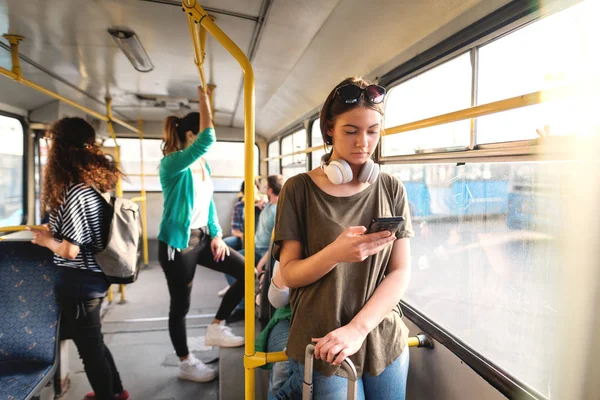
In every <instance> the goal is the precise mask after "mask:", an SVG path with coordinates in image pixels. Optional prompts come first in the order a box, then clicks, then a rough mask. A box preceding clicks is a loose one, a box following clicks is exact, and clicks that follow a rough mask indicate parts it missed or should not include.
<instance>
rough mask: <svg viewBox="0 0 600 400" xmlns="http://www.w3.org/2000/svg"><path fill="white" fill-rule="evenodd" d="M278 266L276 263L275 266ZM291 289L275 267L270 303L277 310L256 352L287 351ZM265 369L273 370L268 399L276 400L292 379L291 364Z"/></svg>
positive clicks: (258, 338)
mask: <svg viewBox="0 0 600 400" xmlns="http://www.w3.org/2000/svg"><path fill="white" fill-rule="evenodd" d="M277 265H278V264H277V263H276V264H275V266H277ZM289 293H290V289H289V288H288V287H287V286H285V285H284V284H283V280H282V279H281V271H280V269H279V268H277V267H274V272H273V279H272V280H271V284H270V286H269V302H270V303H271V304H272V305H273V307H275V308H276V309H277V310H276V311H275V314H273V317H272V318H271V320H270V321H269V323H268V324H267V326H266V327H265V329H263V330H262V332H261V333H260V334H259V335H258V337H257V338H256V351H260V352H265V351H266V352H269V353H271V352H277V351H283V350H285V348H286V346H287V340H288V335H289V333H290V319H291V317H292V310H291V308H290V305H289ZM265 368H267V369H268V368H271V372H270V375H269V394H268V396H269V397H268V398H269V400H271V399H276V398H277V397H276V395H277V393H278V392H279V389H281V387H282V386H283V385H284V383H285V382H286V381H287V380H288V379H289V377H290V370H289V362H288V361H281V362H277V363H273V364H267V365H266V366H265Z"/></svg>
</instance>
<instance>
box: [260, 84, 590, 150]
mask: <svg viewBox="0 0 600 400" xmlns="http://www.w3.org/2000/svg"><path fill="white" fill-rule="evenodd" d="M599 85H600V81H591V82H589V83H588V84H585V85H584V84H580V85H568V86H562V87H558V88H554V89H549V90H540V91H537V92H533V93H528V94H524V95H521V96H515V97H511V98H508V99H504V100H499V101H494V102H491V103H487V104H482V105H479V106H475V107H469V108H465V109H463V110H459V111H454V112H451V113H447V114H442V115H437V116H435V117H431V118H426V119H422V120H419V121H414V122H409V123H407V124H403V125H398V126H395V127H392V128H387V129H386V130H385V132H384V133H383V134H382V136H391V135H396V134H398V133H403V132H409V131H414V130H417V129H423V128H429V127H432V126H437V125H443V124H447V123H450V122H456V121H462V120H465V119H471V118H477V117H482V116H485V115H490V114H495V113H499V112H503V111H509V110H514V109H517V108H522V107H527V106H531V105H535V104H541V103H545V102H550V101H556V100H561V99H565V98H569V97H574V96H577V95H580V94H584V93H592V92H593V91H597V90H598V87H599ZM321 147H322V146H315V147H311V148H309V149H306V150H301V151H296V152H294V153H289V154H283V155H280V156H276V157H269V158H265V159H263V161H269V160H277V159H282V158H283V157H290V156H294V155H298V154H303V153H312V152H313V151H315V150H319V149H320V148H321ZM473 151H476V150H468V151H465V152H464V153H469V152H473ZM440 154H445V153H440ZM412 156H413V155H411V157H412ZM407 157H408V156H407ZM414 157H416V159H422V158H424V157H425V156H424V155H415V156H414Z"/></svg>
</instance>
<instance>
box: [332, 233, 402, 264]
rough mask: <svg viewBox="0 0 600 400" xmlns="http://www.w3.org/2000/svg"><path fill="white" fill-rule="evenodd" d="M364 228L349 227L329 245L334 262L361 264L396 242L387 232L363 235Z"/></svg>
mask: <svg viewBox="0 0 600 400" xmlns="http://www.w3.org/2000/svg"><path fill="white" fill-rule="evenodd" d="M366 231H367V228H365V227H364V226H350V227H348V228H346V229H345V230H344V232H342V233H341V234H340V235H339V236H338V237H337V239H335V241H334V242H333V243H332V244H330V246H332V248H333V250H334V257H335V260H336V262H338V263H340V262H361V261H364V260H365V259H366V258H367V257H369V256H372V255H373V254H377V253H379V252H380V251H381V250H383V249H384V248H385V247H386V246H388V245H389V244H390V243H392V242H394V240H396V237H395V236H394V235H392V234H391V232H389V231H381V232H375V233H369V234H365V232H366Z"/></svg>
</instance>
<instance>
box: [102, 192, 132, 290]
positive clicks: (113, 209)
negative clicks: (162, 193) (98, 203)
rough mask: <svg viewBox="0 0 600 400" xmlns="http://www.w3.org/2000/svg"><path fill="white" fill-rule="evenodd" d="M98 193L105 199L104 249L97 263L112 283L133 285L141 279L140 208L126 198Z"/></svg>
mask: <svg viewBox="0 0 600 400" xmlns="http://www.w3.org/2000/svg"><path fill="white" fill-rule="evenodd" d="M94 190H95V191H96V192H97V193H98V194H99V195H100V196H101V197H102V198H103V199H104V201H105V207H104V216H105V218H104V221H105V229H106V227H107V228H108V229H107V232H106V233H105V243H106V247H105V248H104V249H98V251H97V252H96V253H95V254H94V258H95V259H96V262H97V263H98V265H99V266H100V269H102V272H104V275H106V276H107V277H108V280H109V281H110V282H111V283H122V284H127V283H133V282H135V280H136V279H137V275H138V272H139V260H140V251H139V248H140V243H141V235H142V225H141V218H140V213H139V207H138V205H137V204H135V203H134V202H133V201H131V200H129V199H124V198H122V197H111V196H110V194H109V193H101V192H100V191H99V190H98V189H96V188H94Z"/></svg>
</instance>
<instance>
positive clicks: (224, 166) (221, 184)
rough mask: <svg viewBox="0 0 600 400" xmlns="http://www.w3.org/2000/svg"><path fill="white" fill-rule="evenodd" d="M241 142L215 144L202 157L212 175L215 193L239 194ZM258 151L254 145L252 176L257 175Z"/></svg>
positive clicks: (241, 166) (242, 161)
mask: <svg viewBox="0 0 600 400" xmlns="http://www.w3.org/2000/svg"><path fill="white" fill-rule="evenodd" d="M244 148H245V145H244V143H243V142H225V141H223V142H216V143H215V144H213V145H212V146H211V148H210V150H209V151H208V153H206V155H205V156H204V158H205V159H206V161H207V162H208V166H209V167H210V170H211V173H212V180H213V183H214V185H215V192H239V190H240V186H241V185H242V182H243V181H244V158H245V157H244ZM259 162H260V160H259V151H258V146H257V145H254V175H255V176H258V175H259Z"/></svg>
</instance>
